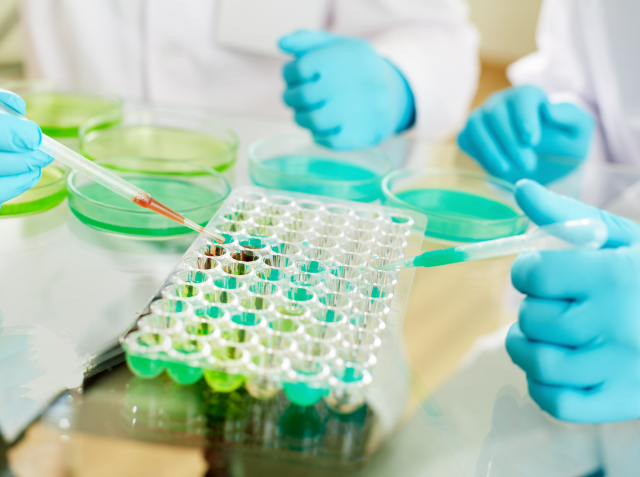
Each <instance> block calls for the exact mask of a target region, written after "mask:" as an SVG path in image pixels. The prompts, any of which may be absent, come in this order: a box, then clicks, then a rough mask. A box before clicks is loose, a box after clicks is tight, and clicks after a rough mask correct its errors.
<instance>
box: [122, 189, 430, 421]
mask: <svg viewBox="0 0 640 477" xmlns="http://www.w3.org/2000/svg"><path fill="white" fill-rule="evenodd" d="M208 227H209V228H212V229H216V230H218V231H219V232H221V233H222V234H224V237H225V239H226V240H225V243H224V244H217V243H214V242H212V241H210V240H208V239H206V238H205V237H204V236H200V237H198V239H197V240H196V241H195V242H194V243H193V245H192V246H191V247H190V248H189V250H188V251H187V252H186V254H185V256H184V257H183V260H182V261H181V262H180V263H179V264H178V265H177V266H176V268H175V269H174V270H173V272H172V273H171V275H170V277H169V278H168V279H167V280H166V282H165V283H164V285H163V286H162V287H161V289H160V290H159V291H158V293H157V294H156V295H155V296H154V297H153V298H152V299H151V301H150V302H149V304H148V305H147V307H145V309H144V310H142V312H141V313H140V314H139V317H138V319H137V320H136V322H135V323H134V325H133V326H132V327H131V328H130V329H129V330H128V331H127V332H126V333H125V334H124V335H123V336H122V338H121V343H122V346H123V348H124V350H125V352H126V358H127V362H128V365H129V367H130V369H131V370H132V372H133V373H135V374H136V375H137V376H139V377H143V378H154V377H156V376H158V375H160V374H161V373H163V372H165V371H166V373H167V374H168V375H169V376H170V377H171V379H173V380H174V381H175V382H177V383H180V384H190V383H194V382H197V381H199V380H200V379H202V378H204V379H205V380H206V383H207V384H208V385H209V387H210V388H211V389H212V390H214V391H216V392H221V393H228V392H233V391H235V390H237V389H239V388H240V387H242V386H244V387H245V388H246V390H247V392H248V393H249V394H250V395H251V396H253V397H255V398H258V399H265V400H266V399H271V398H273V397H275V396H277V395H278V394H279V393H280V392H281V391H284V394H285V395H286V397H287V398H288V399H289V400H290V401H291V402H292V403H293V404H296V405H298V406H312V405H315V404H316V403H318V402H319V401H320V400H322V399H324V401H325V403H326V404H327V406H329V408H330V409H332V410H333V411H334V412H338V413H342V414H348V413H351V412H354V411H356V410H357V409H358V408H360V407H361V406H362V405H363V404H364V403H365V402H366V391H367V389H368V388H372V387H373V386H376V385H380V386H383V385H384V383H385V376H386V375H387V373H388V371H389V368H390V365H391V360H392V358H393V354H394V351H395V346H396V343H397V340H398V336H399V333H400V330H401V328H402V321H403V318H404V312H405V309H406V304H407V300H408V296H409V291H410V288H411V282H412V280H413V274H414V270H413V269H407V270H402V271H400V272H391V273H389V272H379V271H377V270H376V268H377V267H379V266H382V265H384V264H386V263H388V262H389V261H395V260H398V259H400V258H402V257H404V256H409V255H415V254H418V253H419V251H420V246H421V243H422V239H423V236H424V230H425V227H426V218H425V217H424V216H423V215H422V214H420V213H417V212H414V211H406V210H403V211H400V210H398V209H393V208H390V207H382V206H379V205H371V204H362V203H356V202H347V201H336V200H333V199H327V198H324V197H316V196H310V195H303V194H296V193H289V192H283V191H275V190H265V189H259V188H253V187H250V188H241V189H237V190H235V191H234V192H233V193H232V194H231V195H230V197H229V198H228V199H227V200H226V201H225V203H224V204H223V206H222V207H221V208H220V210H219V211H218V212H217V213H216V215H215V216H214V217H213V219H212V220H211V221H210V222H209V224H208Z"/></svg>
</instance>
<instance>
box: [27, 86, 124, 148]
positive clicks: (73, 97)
mask: <svg viewBox="0 0 640 477" xmlns="http://www.w3.org/2000/svg"><path fill="white" fill-rule="evenodd" d="M23 98H24V101H25V103H27V114H26V116H27V118H29V119H30V120H32V121H33V122H35V123H36V124H38V126H40V128H41V129H42V132H43V133H44V134H47V135H48V136H51V137H75V136H77V135H78V128H79V127H80V126H81V125H82V123H84V122H85V121H87V120H88V119H90V118H93V117H94V116H98V115H100V114H104V113H108V112H110V111H113V112H114V113H116V112H117V111H118V110H119V108H120V106H119V104H118V103H117V102H116V101H114V100H110V99H106V98H100V97H98V96H91V95H82V94H68V93H51V92H49V93H28V94H25V95H24V96H23Z"/></svg>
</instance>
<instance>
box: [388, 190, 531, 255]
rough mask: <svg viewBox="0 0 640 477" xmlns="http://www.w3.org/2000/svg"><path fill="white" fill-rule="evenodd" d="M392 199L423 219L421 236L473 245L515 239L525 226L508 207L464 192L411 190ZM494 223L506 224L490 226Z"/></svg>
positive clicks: (514, 211) (516, 213)
mask: <svg viewBox="0 0 640 477" xmlns="http://www.w3.org/2000/svg"><path fill="white" fill-rule="evenodd" d="M396 195H397V197H398V198H399V199H400V200H402V201H404V202H406V203H407V204H409V205H411V206H413V207H415V208H416V209H418V210H419V211H420V212H422V213H424V214H425V215H427V217H428V218H429V222H428V223H427V230H426V232H425V235H427V236H429V237H434V238H439V239H444V240H451V241H461V242H466V241H469V242H474V241H479V240H489V239H493V238H500V237H508V236H511V235H517V234H520V233H523V232H524V230H525V229H526V225H527V222H526V221H518V220H516V218H517V217H518V215H519V214H518V212H516V210H515V209H513V208H512V207H510V206H508V205H506V204H504V203H502V202H498V201H496V200H493V199H489V198H487V197H482V196H480V195H476V194H470V193H468V192H460V191H455V190H448V189H414V190H408V191H404V192H399V193H398V194H396ZM510 219H511V220H510ZM478 221H486V222H488V223H482V222H480V223H479V222H478ZM495 221H508V223H506V224H500V225H496V224H491V222H495Z"/></svg>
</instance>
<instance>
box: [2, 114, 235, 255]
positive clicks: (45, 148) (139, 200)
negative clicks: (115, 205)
mask: <svg viewBox="0 0 640 477" xmlns="http://www.w3.org/2000/svg"><path fill="white" fill-rule="evenodd" d="M0 110H1V111H2V112H4V113H6V114H9V115H11V116H17V117H20V118H24V116H22V115H21V114H18V113H17V112H16V111H14V110H13V109H11V108H9V107H8V106H6V105H4V104H3V103H0ZM39 149H40V150H41V151H42V152H44V153H46V154H49V155H50V156H52V157H53V158H54V159H57V160H58V161H60V162H62V163H63V164H66V165H67V166H69V167H70V168H71V169H73V170H75V171H78V172H80V173H82V174H84V175H86V176H87V177H89V178H90V179H92V180H94V181H95V182H97V183H98V184H100V185H103V186H104V187H106V188H107V189H109V190H111V191H113V192H115V193H116V194H118V195H120V196H122V197H124V198H125V199H127V200H130V201H131V202H134V203H135V204H138V205H139V206H140V207H144V208H145V209H149V210H152V211H154V212H157V213H159V214H161V215H164V216H165V217H167V218H168V219H171V220H173V221H175V222H178V223H179V224H182V225H184V226H185V227H189V228H190V229H192V230H195V231H196V232H199V233H201V234H204V235H206V236H207V237H210V238H212V239H213V240H215V241H216V242H220V243H223V242H224V237H222V236H221V235H220V234H217V233H215V232H213V231H211V230H207V229H205V228H204V227H202V226H200V225H198V224H197V223H195V222H194V221H192V220H189V219H187V218H186V217H184V216H183V215H181V214H179V213H178V212H176V211H175V210H173V209H171V208H169V207H167V206H166V205H164V204H163V203H161V202H159V201H157V200H156V199H154V198H153V197H151V194H149V193H147V192H145V191H143V190H142V189H140V188H138V187H136V186H134V185H133V184H131V183H130V182H127V181H125V180H124V179H123V178H122V177H120V176H118V175H116V174H114V173H113V172H111V171H110V170H108V169H106V168H104V167H101V166H99V165H98V164H96V163H95V162H93V161H90V160H89V159H87V158H86V157H84V156H82V155H80V154H78V153H77V152H75V151H72V150H71V149H69V148H68V147H66V146H63V145H62V144H60V143H59V142H57V141H55V140H53V139H51V138H50V137H49V136H47V135H45V134H43V135H42V142H41V143H40V148H39Z"/></svg>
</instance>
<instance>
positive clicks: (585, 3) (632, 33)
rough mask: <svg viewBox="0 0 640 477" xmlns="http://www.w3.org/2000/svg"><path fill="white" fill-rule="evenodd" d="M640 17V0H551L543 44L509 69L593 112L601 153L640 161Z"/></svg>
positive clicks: (596, 148)
mask: <svg viewBox="0 0 640 477" xmlns="http://www.w3.org/2000/svg"><path fill="white" fill-rule="evenodd" d="M639 24H640V2H638V0H545V2H544V3H543V5H542V10H541V13H540V21H539V23H538V34H537V41H538V51H537V52H536V53H533V54H531V55H529V56H526V57H524V58H523V59H521V60H519V61H517V62H516V63H514V64H513V65H511V67H510V68H509V71H508V75H509V79H510V80H511V82H512V83H514V84H524V83H532V84H536V85H538V86H541V87H542V88H544V89H545V90H546V91H547V92H548V93H549V94H550V95H551V98H552V100H556V101H572V102H574V103H577V104H579V105H582V106H584V107H586V108H587V109H589V110H590V111H591V112H592V113H593V114H594V116H595V117H596V118H597V120H598V132H597V134H596V138H595V141H594V144H593V147H592V152H591V157H592V158H593V159H594V160H600V161H609V162H618V163H624V164H629V165H640V55H639V54H638V46H639V45H640V28H639Z"/></svg>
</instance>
